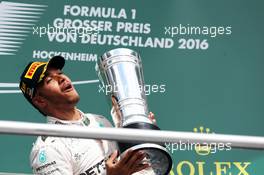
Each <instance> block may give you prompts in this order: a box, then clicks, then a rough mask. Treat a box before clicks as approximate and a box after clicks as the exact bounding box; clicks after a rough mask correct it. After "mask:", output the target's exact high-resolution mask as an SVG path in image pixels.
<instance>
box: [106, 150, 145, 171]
mask: <svg viewBox="0 0 264 175" xmlns="http://www.w3.org/2000/svg"><path fill="white" fill-rule="evenodd" d="M117 157H118V151H115V152H114V153H112V155H111V156H110V158H109V159H108V160H107V161H106V171H107V175H120V174H122V175H131V174H133V173H136V172H138V171H141V170H143V169H146V168H148V167H150V165H149V164H148V163H142V160H143V159H144V158H145V157H146V154H145V153H144V152H142V151H132V150H127V151H126V152H125V153H124V156H123V157H121V159H120V160H119V161H118V160H117Z"/></svg>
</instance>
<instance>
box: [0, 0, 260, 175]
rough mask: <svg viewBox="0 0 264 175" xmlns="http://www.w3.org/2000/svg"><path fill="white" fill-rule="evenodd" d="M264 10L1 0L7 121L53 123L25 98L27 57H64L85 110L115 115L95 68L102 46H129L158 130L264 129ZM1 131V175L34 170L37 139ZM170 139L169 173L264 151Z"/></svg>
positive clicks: (254, 159)
mask: <svg viewBox="0 0 264 175" xmlns="http://www.w3.org/2000/svg"><path fill="white" fill-rule="evenodd" d="M263 7H264V2H262V1H260V0H257V1H238V0H235V1H228V0H223V1H210V0H203V1H195V0H189V1H188V0H187V1H180V0H174V1H173V0H169V1H151V0H145V1H140V0H134V1H129V0H123V1H114V0H101V1H98V0H89V1H88V0H86V1H83V0H82V1H81V0H77V1H66V0H61V1H52V0H46V1H41V0H35V1H33V0H24V1H20V0H12V1H0V58H1V59H0V69H1V74H0V99H1V112H0V120H12V121H27V122H38V123H45V122H46V119H45V117H43V116H42V115H41V114H40V113H39V112H38V111H37V110H35V109H34V108H33V107H32V106H31V105H30V104H29V103H28V102H27V101H26V100H25V98H24V97H23V95H22V93H21V92H20V90H19V88H18V83H19V77H20V74H21V73H22V71H23V69H24V67H25V66H26V65H27V63H28V62H29V61H47V60H48V59H49V58H51V57H53V56H55V55H61V56H63V57H64V58H65V59H66V65H65V67H64V69H63V71H64V73H65V74H67V75H68V76H69V77H70V78H71V80H72V82H73V83H74V85H75V88H76V89H77V91H78V92H79V95H80V97H81V100H80V102H79V103H78V108H79V109H81V110H82V111H84V112H86V113H95V114H101V115H103V116H105V117H107V118H108V119H109V120H110V121H112V118H111V114H110V112H109V111H110V106H109V104H108V103H107V101H106V100H105V95H107V93H108V92H109V91H111V90H112V89H109V88H111V87H108V86H102V85H101V84H100V83H99V80H98V76H97V74H96V71H95V65H96V62H97V60H98V59H99V58H100V56H101V55H102V54H103V53H105V52H107V51H109V50H111V49H115V48H129V49H132V50H135V51H136V52H138V53H139V54H140V56H141V59H142V65H143V68H144V81H145V85H144V87H142V88H143V89H144V91H145V94H146V97H147V101H148V107H149V110H150V111H152V112H153V113H154V114H155V118H156V120H157V125H158V126H159V127H160V129H161V130H171V131H186V132H197V133H206V134H236V135H251V136H264V127H263V123H264V117H263V116H264V108H263V105H264V92H263V90H264V81H263V75H264V69H263V65H264V60H263V50H264V46H263V38H264V34H263V31H264V23H263V19H264V13H263ZM112 122H114V121H112ZM0 137H1V140H0V145H1V150H0V155H1V157H0V162H1V164H0V174H1V172H12V173H15V174H17V173H27V174H29V173H32V172H31V167H30V163H29V154H30V150H31V147H32V143H33V141H34V140H35V139H36V137H35V136H16V135H7V134H6V135H1V136H0ZM165 146H166V148H167V150H168V151H169V152H170V154H171V155H172V158H173V168H172V170H171V171H170V175H225V174H226V175H262V174H263V171H264V168H263V164H264V151H263V150H250V149H237V148H233V147H232V144H231V143H223V144H221V143H220V144H219V143H218V144H216V143H215V144H214V143H211V144H203V145H199V144H195V143H194V144H188V143H185V142H179V143H165ZM39 156H41V155H39ZM48 163H49V162H46V166H49V164H48ZM44 164H45V162H44ZM89 173H90V174H96V169H95V170H94V171H93V172H89ZM89 173H87V174H89Z"/></svg>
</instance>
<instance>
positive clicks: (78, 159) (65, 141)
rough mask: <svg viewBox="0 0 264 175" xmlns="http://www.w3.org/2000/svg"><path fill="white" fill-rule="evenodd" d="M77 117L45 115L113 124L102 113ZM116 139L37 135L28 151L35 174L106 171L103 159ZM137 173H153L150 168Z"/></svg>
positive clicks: (114, 146) (78, 174) (101, 173)
mask: <svg viewBox="0 0 264 175" xmlns="http://www.w3.org/2000/svg"><path fill="white" fill-rule="evenodd" d="M80 113H81V114H82V117H81V119H80V120H78V121H64V120H59V119H57V118H53V117H49V116H47V120H48V123H50V124H63V125H80V126H86V127H112V125H111V123H110V122H109V121H108V120H107V119H106V118H104V117H102V116H99V115H95V114H83V113H82V112H81V111H80ZM117 149H118V148H117V144H116V142H112V141H106V140H94V139H79V138H63V137H46V136H39V137H38V138H37V140H36V142H35V144H34V145H33V148H32V151H31V154H30V163H31V166H32V169H33V173H34V174H39V175H106V167H105V160H106V159H107V158H108V157H109V156H110V154H111V153H113V152H114V150H117ZM136 174H146V175H151V174H154V173H153V171H152V170H151V169H148V170H143V171H141V172H138V173H134V175H136Z"/></svg>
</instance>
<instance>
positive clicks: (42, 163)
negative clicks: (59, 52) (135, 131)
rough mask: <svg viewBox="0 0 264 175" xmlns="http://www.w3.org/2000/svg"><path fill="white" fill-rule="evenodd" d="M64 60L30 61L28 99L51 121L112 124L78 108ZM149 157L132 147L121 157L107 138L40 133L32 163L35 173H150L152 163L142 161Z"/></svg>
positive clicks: (23, 83) (24, 83) (25, 82)
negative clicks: (62, 136)
mask: <svg viewBox="0 0 264 175" xmlns="http://www.w3.org/2000/svg"><path fill="white" fill-rule="evenodd" d="M64 64H65V60H64V58H63V57H61V56H55V57H53V58H51V59H50V60H49V61H48V62H30V63H29V64H28V65H27V67H26V68H25V70H24V72H23V73H22V75H21V77H20V85H19V87H20V89H21V91H22V92H23V94H24V96H25V97H26V99H27V100H28V101H29V102H30V103H31V104H32V105H33V106H34V107H35V108H36V109H37V110H39V112H40V113H42V114H43V115H45V116H46V117H47V122H48V123H51V124H63V125H80V126H86V127H111V123H110V122H109V121H108V120H107V119H105V118H104V117H102V116H99V115H95V114H84V113H83V112H82V111H80V110H79V109H77V108H76V104H77V103H78V101H79V95H78V93H77V92H76V90H75V88H74V87H73V85H72V83H71V80H70V79H69V78H68V77H67V76H66V75H64V74H63V73H62V71H61V69H62V68H63V66H64ZM151 117H152V118H153V114H151ZM145 157H146V155H145V153H143V152H141V151H137V152H133V151H131V150H129V151H127V152H125V154H124V156H122V157H121V158H120V159H119V160H118V151H117V146H116V143H115V142H110V141H106V140H94V139H77V138H61V137H44V136H40V137H38V138H37V140H36V142H35V144H34V146H33V148H32V151H31V154H30V163H31V166H32V169H33V172H34V173H35V174H62V175H72V174H74V175H77V174H78V175H79V174H80V175H95V174H107V175H130V174H133V173H137V172H138V173H140V174H149V173H146V172H147V171H148V170H146V169H149V166H150V165H149V164H148V163H146V162H144V161H142V160H143V159H144V158H145ZM144 172H145V173H144Z"/></svg>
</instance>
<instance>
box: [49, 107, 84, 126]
mask: <svg viewBox="0 0 264 175" xmlns="http://www.w3.org/2000/svg"><path fill="white" fill-rule="evenodd" d="M77 110H78V111H79V112H80V115H81V118H80V119H79V120H61V119H58V118H56V117H52V116H47V123H49V124H62V125H72V124H73V125H83V123H84V122H87V121H86V120H89V119H88V118H87V117H86V116H85V114H84V113H83V112H82V111H80V110H79V109H77Z"/></svg>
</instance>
